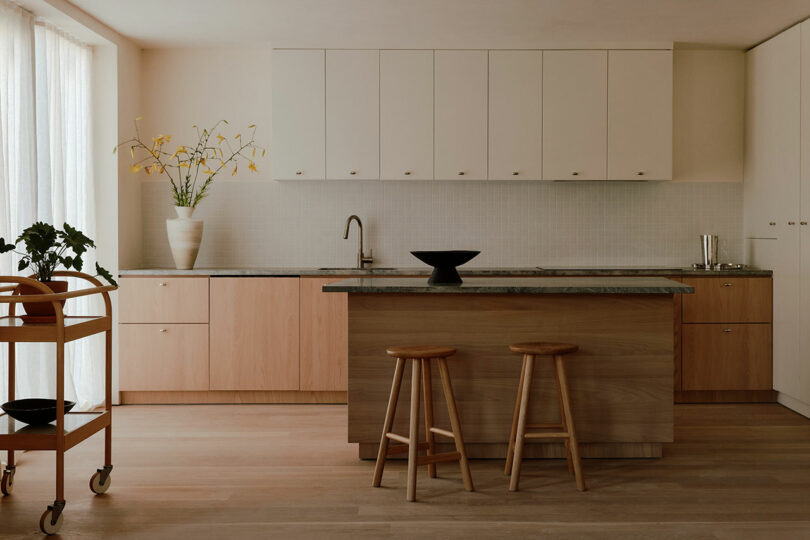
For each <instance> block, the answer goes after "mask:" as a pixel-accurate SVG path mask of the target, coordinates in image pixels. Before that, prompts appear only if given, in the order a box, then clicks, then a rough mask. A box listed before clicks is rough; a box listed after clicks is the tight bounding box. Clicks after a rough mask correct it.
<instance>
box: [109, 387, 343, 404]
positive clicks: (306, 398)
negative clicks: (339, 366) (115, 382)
mask: <svg viewBox="0 0 810 540" xmlns="http://www.w3.org/2000/svg"><path fill="white" fill-rule="evenodd" d="M346 402H347V392H304V391H292V390H290V391H287V390H279V391H222V390H211V391H207V392H206V391H195V392H181V391H166V392H146V391H137V392H134V391H122V392H121V404H122V405H181V404H214V403H321V404H327V403H335V404H345V403H346Z"/></svg>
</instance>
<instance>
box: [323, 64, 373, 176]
mask: <svg viewBox="0 0 810 540" xmlns="http://www.w3.org/2000/svg"><path fill="white" fill-rule="evenodd" d="M379 161H380V53H379V51H376V50H371V51H370V50H327V51H326V177H327V178H329V179H334V180H344V179H345V180H349V179H362V180H371V179H376V178H379V177H380V163H379Z"/></svg>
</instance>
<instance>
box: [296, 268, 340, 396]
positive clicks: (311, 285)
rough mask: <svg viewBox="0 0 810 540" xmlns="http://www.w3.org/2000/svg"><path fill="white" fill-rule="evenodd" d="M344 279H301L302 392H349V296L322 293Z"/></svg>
mask: <svg viewBox="0 0 810 540" xmlns="http://www.w3.org/2000/svg"><path fill="white" fill-rule="evenodd" d="M343 279H346V278H343V277H329V278H326V277H302V278H301V285H300V286H301V304H300V305H301V327H300V331H301V350H300V366H301V369H300V376H301V381H300V383H301V384H300V389H301V390H320V391H328V390H343V391H345V390H346V388H347V387H348V370H349V358H348V347H349V329H348V321H347V305H348V298H347V294H345V293H325V292H323V291H322V290H321V288H322V287H323V286H324V285H326V284H327V283H334V282H335V281H341V280H343Z"/></svg>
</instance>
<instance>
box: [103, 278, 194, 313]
mask: <svg viewBox="0 0 810 540" xmlns="http://www.w3.org/2000/svg"><path fill="white" fill-rule="evenodd" d="M118 305H119V310H118V312H119V318H118V321H119V322H122V323H207V322H208V278H207V277H182V278H177V277H154V278H152V277H148V278H147V277H128V278H123V279H121V288H120V289H119V291H118Z"/></svg>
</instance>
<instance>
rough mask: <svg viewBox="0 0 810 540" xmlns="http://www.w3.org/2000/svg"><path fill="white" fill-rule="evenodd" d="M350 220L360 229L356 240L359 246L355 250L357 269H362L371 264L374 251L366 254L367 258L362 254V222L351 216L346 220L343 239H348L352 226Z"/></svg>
mask: <svg viewBox="0 0 810 540" xmlns="http://www.w3.org/2000/svg"><path fill="white" fill-rule="evenodd" d="M352 220H354V221H356V222H357V226H358V227H359V228H360V232H359V236H358V240H359V246H358V249H357V268H364V267H365V265H367V264H371V263H373V262H374V250H373V249H371V250H369V252H368V257H366V255H365V253H363V222H362V221H360V218H359V217H357V216H355V215H354V214H352V215H351V216H349V219H347V220H346V229H345V230H344V231H343V239H344V240H348V239H349V227H350V226H351V224H352Z"/></svg>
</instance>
